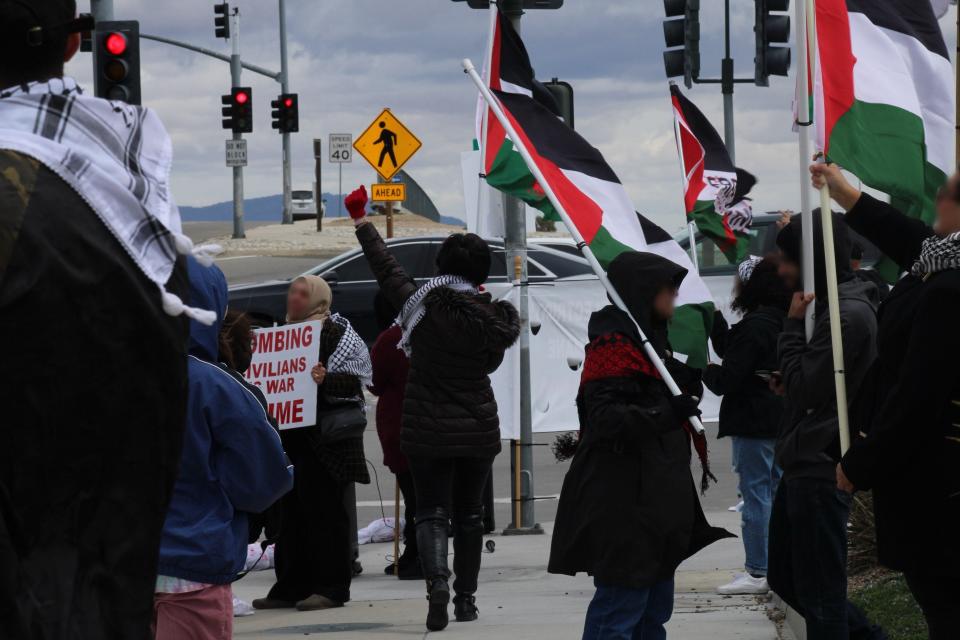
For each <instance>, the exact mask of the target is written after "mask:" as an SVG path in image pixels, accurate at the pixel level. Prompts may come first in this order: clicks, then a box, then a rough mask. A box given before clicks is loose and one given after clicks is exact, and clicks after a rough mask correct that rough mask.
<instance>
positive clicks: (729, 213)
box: [670, 84, 757, 264]
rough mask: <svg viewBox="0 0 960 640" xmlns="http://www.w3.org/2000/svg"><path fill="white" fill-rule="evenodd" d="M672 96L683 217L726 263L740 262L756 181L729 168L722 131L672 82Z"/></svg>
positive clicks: (747, 240)
mask: <svg viewBox="0 0 960 640" xmlns="http://www.w3.org/2000/svg"><path fill="white" fill-rule="evenodd" d="M670 96H671V98H672V100H673V116H674V131H675V133H676V137H677V153H678V154H679V155H680V164H681V166H682V167H683V188H684V205H685V206H686V211H687V220H688V221H690V220H692V221H693V222H695V223H696V224H697V229H699V230H700V233H702V234H703V235H705V236H707V237H708V238H710V239H711V240H713V241H714V242H715V243H716V245H717V247H718V248H719V249H720V251H722V252H723V255H725V256H726V258H727V260H728V261H730V262H731V263H733V264H739V263H740V262H742V261H743V260H744V259H745V258H746V257H747V254H748V253H749V251H750V234H749V230H750V223H751V222H752V221H753V207H752V205H751V203H750V199H749V198H747V197H746V196H747V194H748V193H749V192H750V190H751V189H752V188H753V185H755V184H756V182H757V180H756V178H754V177H753V176H752V175H750V174H749V173H747V172H746V171H744V170H742V169H737V168H736V167H734V166H733V162H732V161H731V160H730V154H729V153H727V147H726V145H724V143H723V140H722V139H721V138H720V134H718V133H717V130H716V129H714V128H713V125H711V124H710V121H709V120H707V118H706V116H704V115H703V113H702V112H701V111H700V109H698V108H697V107H696V105H694V104H693V103H692V102H690V101H689V100H688V99H687V97H686V96H684V95H683V94H682V93H681V92H680V89H679V88H678V87H677V86H676V85H673V84H672V85H670Z"/></svg>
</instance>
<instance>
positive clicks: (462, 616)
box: [453, 594, 480, 622]
mask: <svg viewBox="0 0 960 640" xmlns="http://www.w3.org/2000/svg"><path fill="white" fill-rule="evenodd" d="M479 613H480V610H479V609H477V599H476V598H475V597H473V596H467V595H459V594H458V595H457V596H456V597H454V599H453V615H454V617H456V619H457V622H473V621H474V620H476V619H477V618H478V617H480V616H479Z"/></svg>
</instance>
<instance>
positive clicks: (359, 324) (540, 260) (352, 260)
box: [230, 236, 593, 344]
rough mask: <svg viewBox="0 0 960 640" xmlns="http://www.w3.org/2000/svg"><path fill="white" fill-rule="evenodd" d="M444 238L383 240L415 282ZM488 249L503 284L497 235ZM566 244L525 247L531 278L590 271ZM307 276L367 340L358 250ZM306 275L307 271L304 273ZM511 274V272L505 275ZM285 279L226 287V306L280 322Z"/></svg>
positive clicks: (363, 264)
mask: <svg viewBox="0 0 960 640" xmlns="http://www.w3.org/2000/svg"><path fill="white" fill-rule="evenodd" d="M445 239H446V238H445V237H439V236H437V237H433V236H430V237H416V238H394V239H392V240H388V241H387V246H389V247H390V252H391V253H392V254H393V255H394V257H395V258H396V259H397V260H398V261H399V262H400V264H401V265H403V267H404V268H405V269H406V270H407V273H409V274H410V275H412V276H413V277H414V278H415V279H416V280H417V281H418V282H423V281H426V280H428V279H430V278H432V277H433V276H434V275H436V267H435V262H436V256H437V251H439V249H440V245H441V243H443V241H444V240H445ZM489 243H490V248H491V249H492V251H493V261H492V263H491V270H490V278H489V282H491V283H505V282H507V281H508V280H509V279H510V278H508V274H507V261H506V256H505V253H504V247H503V241H502V240H490V241H489ZM571 248H573V250H575V247H571V246H569V245H568V244H565V243H564V242H563V241H562V240H560V241H557V243H556V246H554V243H552V242H551V241H549V240H538V241H537V243H536V244H531V245H530V247H529V263H528V269H529V274H530V281H531V282H533V283H538V282H552V281H554V280H557V279H560V278H568V277H574V276H584V275H589V274H592V273H593V272H592V271H591V269H590V265H589V263H588V262H587V261H586V260H585V259H584V258H582V257H578V256H576V255H572V253H571V251H570V250H571ZM307 274H309V275H318V276H321V277H322V278H323V279H324V280H326V281H327V283H329V284H330V287H331V288H332V289H333V311H335V312H337V313H340V314H342V315H343V316H345V317H346V318H347V319H349V320H350V323H351V324H353V326H354V328H355V329H356V330H357V332H358V333H359V334H360V335H361V336H362V337H363V339H364V340H366V341H367V343H368V344H372V343H373V341H374V340H375V339H376V337H377V333H378V331H377V322H376V318H375V316H374V312H373V298H374V296H375V295H376V293H377V282H376V280H375V279H374V277H373V273H372V272H371V271H370V267H369V266H368V265H367V260H366V258H364V257H363V254H362V253H361V251H360V250H359V249H355V250H353V251H349V252H347V253H344V254H342V255H340V256H337V257H336V258H333V259H332V260H328V261H327V262H324V263H323V264H321V265H319V266H317V267H316V268H314V269H311V270H310V271H308V272H307ZM305 275H306V274H305ZM510 277H512V274H510ZM289 287H290V280H277V281H273V282H265V283H261V284H252V285H239V286H235V287H231V288H230V308H231V309H236V310H238V311H245V312H246V313H248V314H249V315H250V317H251V319H252V320H253V322H254V324H256V325H257V326H273V325H274V324H282V323H283V322H284V317H285V316H286V304H287V289H288V288H289Z"/></svg>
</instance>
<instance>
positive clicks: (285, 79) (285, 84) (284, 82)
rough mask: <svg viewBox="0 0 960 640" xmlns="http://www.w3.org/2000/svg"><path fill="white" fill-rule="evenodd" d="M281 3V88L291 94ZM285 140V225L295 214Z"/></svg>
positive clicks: (282, 0) (284, 14) (286, 139)
mask: <svg viewBox="0 0 960 640" xmlns="http://www.w3.org/2000/svg"><path fill="white" fill-rule="evenodd" d="M279 2H280V74H281V78H280V86H281V93H290V69H289V67H288V65H287V4H286V1H285V0H279ZM281 138H282V139H283V224H293V212H292V211H291V210H290V134H289V133H284V134H283V135H282V136H281Z"/></svg>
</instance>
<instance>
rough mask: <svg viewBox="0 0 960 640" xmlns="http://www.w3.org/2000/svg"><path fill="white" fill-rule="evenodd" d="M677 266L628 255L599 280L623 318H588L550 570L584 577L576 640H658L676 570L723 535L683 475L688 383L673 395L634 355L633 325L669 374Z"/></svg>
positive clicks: (693, 390)
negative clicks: (583, 608) (574, 438)
mask: <svg viewBox="0 0 960 640" xmlns="http://www.w3.org/2000/svg"><path fill="white" fill-rule="evenodd" d="M686 275H687V272H686V270H685V269H683V268H681V267H679V266H677V265H676V264H675V263H673V262H671V261H670V260H667V259H666V258H662V257H660V256H657V255H654V254H650V253H640V252H627V253H623V254H621V255H619V256H618V257H617V258H616V259H614V260H613V262H611V263H610V267H609V269H608V276H609V278H610V282H611V283H612V284H613V286H614V287H616V289H617V291H618V292H619V293H620V296H621V297H622V298H623V301H624V303H625V304H626V306H627V309H629V311H630V315H628V314H626V313H624V312H623V311H621V310H620V309H619V308H618V307H616V306H613V305H610V306H607V307H605V308H603V309H601V310H600V311H597V312H595V313H594V314H593V315H592V316H591V317H590V324H589V326H588V335H589V338H590V343H589V344H588V345H587V347H586V358H585V359H584V364H583V374H582V378H581V382H580V392H579V394H578V395H577V410H578V412H579V415H580V437H581V440H580V444H579V446H578V448H577V452H576V455H575V456H574V458H573V462H572V463H571V465H570V471H569V472H567V476H566V478H565V479H564V481H563V489H562V491H561V494H560V503H559V508H558V510H557V520H556V525H555V528H554V534H553V542H552V545H551V549H550V564H549V568H548V570H549V571H550V573H560V574H565V575H576V574H577V573H580V572H585V573H588V574H590V575H591V576H593V579H594V584H595V585H596V589H597V590H596V593H595V594H594V597H593V600H592V601H591V603H590V607H589V609H588V610H587V616H586V621H585V623H584V630H583V638H584V640H633V639H634V638H643V639H644V640H659V639H662V638H666V631H665V629H664V625H665V624H666V622H667V621H668V620H669V619H670V617H671V615H672V613H673V576H674V573H675V572H676V569H677V566H679V564H680V563H681V562H682V561H683V560H685V559H686V558H688V557H690V556H692V555H693V554H695V553H696V552H697V551H699V550H700V549H702V548H704V547H706V546H707V545H709V544H711V543H713V542H715V541H717V540H719V539H721V538H725V537H730V534H729V533H727V532H726V531H724V530H722V529H717V528H713V527H710V526H709V525H708V524H707V521H706V518H705V516H704V514H703V509H702V508H701V507H700V500H699V499H698V497H697V487H696V485H695V483H694V480H693V477H692V476H691V473H690V457H691V453H690V443H691V439H692V440H693V442H694V444H698V447H697V448H698V451H700V452H703V455H702V456H701V462H702V463H703V464H704V474H705V477H704V480H705V479H706V475H707V474H709V468H708V467H707V466H706V456H705V449H704V446H703V443H704V440H703V436H702V435H697V434H695V432H694V430H693V428H692V427H691V426H690V422H689V419H690V417H691V416H694V415H699V411H698V410H697V404H698V403H699V399H698V398H697V397H695V396H698V395H700V393H701V389H700V387H699V384H698V383H696V382H695V381H694V380H693V379H690V378H689V376H688V380H686V381H683V380H682V379H681V378H682V376H680V375H676V376H675V379H676V380H677V383H678V384H679V385H680V387H681V389H684V390H685V391H686V392H687V393H686V394H685V395H682V396H678V397H674V396H672V395H671V393H670V391H669V390H668V388H667V386H666V384H665V383H664V381H663V379H662V378H661V376H660V374H659V372H658V371H657V369H656V367H655V366H654V364H653V363H652V362H651V361H650V358H649V356H648V355H647V354H646V352H645V351H644V347H643V342H644V341H643V338H641V336H640V333H639V332H638V331H637V327H636V325H635V324H634V322H633V320H631V317H630V316H632V317H633V319H635V320H636V322H637V323H638V324H639V325H640V328H641V329H642V330H643V333H644V335H645V336H646V337H647V339H649V341H650V343H651V344H652V345H653V346H654V348H655V349H656V351H657V353H658V354H659V355H660V357H662V358H666V359H667V363H668V366H669V369H670V371H671V373H673V372H674V371H676V372H677V374H680V373H681V372H682V368H681V367H682V365H680V364H679V363H678V362H677V361H676V360H672V358H671V353H670V345H669V343H668V341H667V324H668V322H669V320H670V319H671V318H672V317H673V313H674V305H675V301H676V297H677V294H678V292H679V289H680V284H681V282H682V281H683V279H684V277H686Z"/></svg>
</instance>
